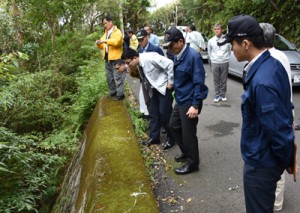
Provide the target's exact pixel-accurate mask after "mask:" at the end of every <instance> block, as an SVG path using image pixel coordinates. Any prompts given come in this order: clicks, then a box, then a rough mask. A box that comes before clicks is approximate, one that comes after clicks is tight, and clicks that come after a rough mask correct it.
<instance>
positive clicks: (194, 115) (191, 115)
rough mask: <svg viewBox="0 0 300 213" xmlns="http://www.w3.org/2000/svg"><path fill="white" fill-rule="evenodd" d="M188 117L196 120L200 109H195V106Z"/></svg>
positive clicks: (191, 108)
mask: <svg viewBox="0 0 300 213" xmlns="http://www.w3.org/2000/svg"><path fill="white" fill-rule="evenodd" d="M186 115H187V116H188V117H189V118H196V117H197V116H198V109H195V108H194V107H193V106H191V107H190V108H189V110H188V112H187V113H186Z"/></svg>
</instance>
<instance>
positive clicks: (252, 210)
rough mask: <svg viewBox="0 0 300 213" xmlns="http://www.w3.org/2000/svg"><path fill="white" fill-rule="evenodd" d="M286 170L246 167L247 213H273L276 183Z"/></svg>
mask: <svg viewBox="0 0 300 213" xmlns="http://www.w3.org/2000/svg"><path fill="white" fill-rule="evenodd" d="M283 171H284V168H283V167H282V166H278V167H275V168H256V167H251V166H248V165H244V175H243V176H244V177H243V179H244V194H245V202H246V211H247V213H273V207H274V202H275V190H276V183H277V181H278V180H279V179H280V176H281V174H282V173H283Z"/></svg>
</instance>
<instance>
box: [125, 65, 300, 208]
mask: <svg viewBox="0 0 300 213" xmlns="http://www.w3.org/2000/svg"><path fill="white" fill-rule="evenodd" d="M205 69H206V72H207V74H208V75H207V78H206V85H207V86H208V87H209V94H208V97H207V99H206V100H205V101H204V106H203V109H202V112H201V114H200V116H199V123H198V133H197V136H198V139H199V152H200V161H201V162H200V171H199V172H196V173H192V174H188V175H183V176H178V175H175V174H174V172H173V171H172V169H171V170H169V171H167V172H166V174H165V175H166V176H165V178H164V180H163V181H162V182H161V183H160V186H161V189H159V188H158V190H164V191H165V194H166V195H167V194H170V193H171V194H173V196H174V197H175V198H176V200H177V202H178V204H177V205H174V206H173V207H169V208H164V207H163V208H161V212H166V213H167V212H168V213H169V212H187V213H202V212H203V213H206V212H207V213H235V212H237V213H240V212H245V203H244V194H243V182H242V172H243V161H242V158H241V154H240V136H241V121H242V118H241V110H240V103H241V100H240V96H241V94H242V92H243V88H242V83H241V80H240V79H238V78H234V77H231V76H229V78H228V84H227V95H226V96H227V99H228V101H227V102H219V103H214V102H213V98H214V88H213V79H212V73H211V71H210V68H209V65H208V64H205ZM127 79H128V81H129V83H130V86H131V88H132V90H133V93H134V94H137V91H138V88H139V81H138V80H135V79H132V78H130V77H129V78H127ZM136 97H137V96H136ZM293 98H294V105H295V106H296V108H295V121H296V123H300V88H294V92H293ZM297 106H299V107H297ZM296 137H297V138H300V131H297V132H296ZM298 146H300V143H299V140H298ZM179 153H180V151H179V149H178V147H177V146H175V147H173V148H171V149H170V150H167V151H165V154H164V156H165V159H166V161H167V163H168V164H170V165H171V166H172V167H174V168H176V167H179V166H180V163H176V162H174V159H173V158H174V156H175V155H176V154H179ZM299 155H300V154H299V149H298V156H299ZM298 164H299V163H298ZM299 182H300V175H298V182H296V183H295V182H293V179H292V176H291V175H288V174H286V188H285V195H284V196H285V197H284V207H283V210H282V211H281V212H282V213H297V212H300V205H299V203H298V202H299V200H300V184H299ZM167 191H168V192H167ZM159 194H160V196H163V194H164V192H162V191H160V192H159Z"/></svg>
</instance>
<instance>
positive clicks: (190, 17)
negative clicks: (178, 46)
mask: <svg viewBox="0 0 300 213" xmlns="http://www.w3.org/2000/svg"><path fill="white" fill-rule="evenodd" d="M175 2H177V4H170V5H168V6H166V7H163V8H160V9H158V10H157V11H155V12H154V13H153V14H152V17H153V18H152V20H153V22H152V23H153V25H156V26H157V27H159V26H160V25H158V24H157V23H158V22H163V23H165V25H163V26H166V27H169V26H170V23H174V22H175V21H174V20H175V16H177V19H178V25H189V24H191V23H195V24H196V27H197V29H198V30H199V31H201V32H203V33H204V34H206V35H208V37H211V36H213V26H214V24H215V23H217V22H219V23H222V24H223V25H224V26H226V24H227V21H228V20H229V19H230V18H232V17H233V16H235V15H239V14H249V15H252V16H254V17H255V18H256V19H257V20H258V21H259V22H268V23H271V24H273V25H274V27H275V28H276V30H277V32H278V33H279V34H281V35H283V36H284V37H286V38H287V39H289V40H290V41H292V42H293V43H295V44H296V46H298V47H299V46H300V36H299V34H300V17H299V15H298V14H299V13H300V4H299V1H298V0H286V1H282V0H193V1H191V0H177V1H175ZM176 5H177V10H176ZM175 11H177V13H176V14H175ZM165 17H166V18H167V20H165V19H166V18H165ZM159 29H160V30H161V31H163V30H165V28H159Z"/></svg>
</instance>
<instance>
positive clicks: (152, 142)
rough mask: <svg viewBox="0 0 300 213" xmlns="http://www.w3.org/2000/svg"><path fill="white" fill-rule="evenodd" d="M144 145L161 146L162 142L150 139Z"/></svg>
mask: <svg viewBox="0 0 300 213" xmlns="http://www.w3.org/2000/svg"><path fill="white" fill-rule="evenodd" d="M142 144H143V145H146V146H151V145H153V144H160V140H159V139H153V138H150V139H149V140H147V141H144V142H143V143H142Z"/></svg>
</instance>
